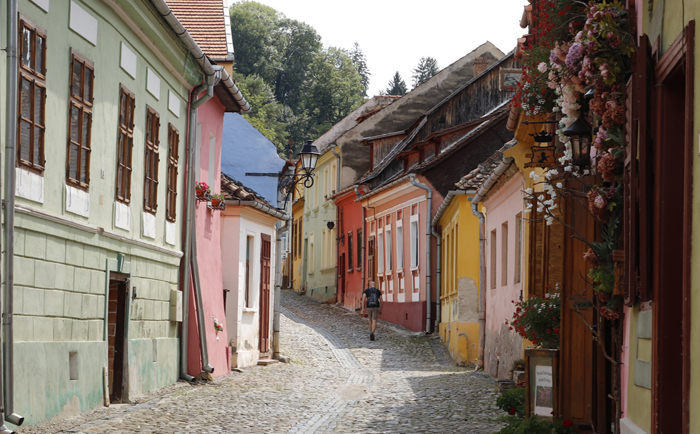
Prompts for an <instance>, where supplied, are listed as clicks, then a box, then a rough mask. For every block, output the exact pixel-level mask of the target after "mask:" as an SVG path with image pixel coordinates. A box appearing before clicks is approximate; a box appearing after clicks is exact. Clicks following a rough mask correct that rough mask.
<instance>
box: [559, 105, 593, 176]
mask: <svg viewBox="0 0 700 434" xmlns="http://www.w3.org/2000/svg"><path fill="white" fill-rule="evenodd" d="M563 133H564V135H565V136H566V137H569V138H570V139H571V153H572V154H573V158H574V164H575V165H576V166H579V167H585V166H588V164H589V163H590V162H591V155H590V148H591V138H592V135H591V126H590V125H588V124H587V123H586V121H585V120H584V119H583V117H579V118H578V119H576V121H574V123H573V124H571V125H569V126H568V127H567V128H566V129H564V131H563Z"/></svg>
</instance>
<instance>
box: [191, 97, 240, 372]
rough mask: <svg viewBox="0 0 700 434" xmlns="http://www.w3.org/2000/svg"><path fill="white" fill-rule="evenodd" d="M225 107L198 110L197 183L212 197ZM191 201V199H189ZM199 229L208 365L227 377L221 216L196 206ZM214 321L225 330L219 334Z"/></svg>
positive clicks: (195, 347) (196, 361) (197, 365)
mask: <svg viewBox="0 0 700 434" xmlns="http://www.w3.org/2000/svg"><path fill="white" fill-rule="evenodd" d="M223 116H224V107H223V105H221V103H220V102H219V101H218V99H217V98H216V97H214V98H212V99H210V100H209V101H207V102H205V103H204V104H202V105H201V106H200V107H199V109H198V110H197V119H198V121H199V123H201V128H200V131H199V134H200V138H199V143H200V148H199V149H198V151H199V154H200V156H199V167H198V169H199V170H198V171H197V172H196V173H197V174H198V177H197V181H200V182H206V183H207V184H209V186H210V187H211V191H212V193H220V191H221V187H220V186H221V128H222V125H223ZM190 198H191V196H190ZM194 214H195V221H196V227H197V261H198V265H199V281H200V287H201V291H202V305H203V309H202V311H203V312H204V315H203V316H204V328H205V331H206V337H207V349H208V353H209V354H208V355H209V364H210V365H211V366H212V367H213V368H214V373H213V374H212V375H213V376H215V377H217V376H220V375H226V374H227V373H228V372H229V371H230V364H229V347H228V344H227V343H228V337H227V335H226V315H225V314H224V287H223V284H222V274H221V273H222V271H221V212H220V211H214V210H211V209H209V208H207V206H206V202H197V203H196V205H195V209H194ZM194 302H195V296H194V293H193V292H192V293H191V297H190V315H189V318H190V322H189V324H188V325H189V346H188V352H189V360H188V373H189V374H190V375H193V376H196V375H198V374H199V373H200V372H201V368H202V364H201V356H200V340H199V333H198V329H197V327H198V325H199V319H198V317H197V311H196V310H195V309H194ZM214 317H216V319H217V320H218V321H219V323H220V324H222V325H223V326H224V331H223V332H219V333H216V330H215V328H214Z"/></svg>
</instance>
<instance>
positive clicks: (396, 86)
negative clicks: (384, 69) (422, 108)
mask: <svg viewBox="0 0 700 434" xmlns="http://www.w3.org/2000/svg"><path fill="white" fill-rule="evenodd" d="M407 91H408V89H407V88H406V82H405V81H403V78H401V75H400V74H399V71H396V74H394V78H392V79H391V81H390V82H389V87H387V88H386V94H387V95H405V94H406V92H407Z"/></svg>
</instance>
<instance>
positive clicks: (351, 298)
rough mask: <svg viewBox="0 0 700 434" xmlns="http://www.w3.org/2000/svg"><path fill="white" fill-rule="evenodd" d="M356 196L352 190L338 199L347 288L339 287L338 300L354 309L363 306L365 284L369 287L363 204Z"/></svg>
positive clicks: (341, 253)
mask: <svg viewBox="0 0 700 434" xmlns="http://www.w3.org/2000/svg"><path fill="white" fill-rule="evenodd" d="M355 197H356V195H355V192H354V191H351V192H349V193H347V194H345V195H344V196H341V197H340V198H339V199H336V205H337V207H338V214H339V216H342V218H339V236H344V239H343V241H342V242H341V243H340V246H339V252H338V261H340V258H341V255H345V267H344V269H345V276H344V281H345V288H344V289H343V288H340V289H339V291H338V293H339V294H341V295H342V296H340V295H339V297H338V302H340V303H343V305H344V306H345V307H347V308H350V309H353V310H354V309H355V308H358V307H361V303H360V299H361V298H362V291H363V290H364V288H363V286H364V287H367V282H366V281H365V282H364V285H363V281H362V280H363V276H364V273H365V267H364V264H363V263H362V258H364V256H365V254H366V253H365V252H363V251H362V248H363V246H364V245H366V244H365V241H364V240H365V231H364V226H365V224H364V221H363V220H362V204H361V203H360V202H355ZM358 235H361V238H358ZM350 238H352V267H351V266H350V264H349V255H350V253H349V250H350V245H351V243H350V242H349V239H350Z"/></svg>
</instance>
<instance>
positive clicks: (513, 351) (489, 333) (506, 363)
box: [483, 174, 523, 378]
mask: <svg viewBox="0 0 700 434" xmlns="http://www.w3.org/2000/svg"><path fill="white" fill-rule="evenodd" d="M522 190H523V178H522V176H520V175H519V174H516V175H515V176H513V178H511V179H510V180H508V182H506V183H505V184H504V185H503V187H502V188H501V189H499V190H498V191H495V192H491V193H490V194H489V195H488V197H487V198H486V200H484V202H483V204H484V208H485V209H486V212H485V214H486V231H485V232H486V233H485V236H486V341H485V350H484V364H485V369H486V371H487V372H488V373H489V374H491V375H494V376H497V377H499V378H506V377H508V376H509V374H510V369H511V367H512V364H513V361H514V360H516V359H519V358H521V357H522V339H521V338H520V337H519V336H518V335H517V334H516V333H515V332H513V331H509V330H508V326H506V325H505V321H506V320H510V319H512V317H513V312H514V311H515V305H514V304H513V301H514V300H518V299H520V296H521V290H522V265H521V266H520V270H521V271H520V276H519V277H517V276H516V269H517V267H516V259H517V258H518V257H520V258H521V259H520V263H521V264H522V256H519V255H518V250H519V249H521V248H522V246H520V245H519V243H518V240H517V239H516V234H517V231H516V226H517V219H516V216H517V215H518V214H520V215H523V214H522V212H523V196H522ZM504 224H507V228H508V232H507V241H506V242H505V245H507V257H504V256H503V253H502V249H503V246H504V234H505V231H504ZM494 232H495V241H496V243H495V245H494V244H493V239H494V238H492V234H493V233H494ZM494 249H495V253H496V255H495V259H496V260H495V265H496V267H495V277H496V279H495V283H494V282H493V274H492V269H493V265H494V264H493V260H492V252H493V250H494ZM504 264H505V267H506V270H505V277H506V280H505V282H504V280H503V275H504V268H503V267H504ZM517 278H519V279H520V281H519V282H517V283H516V280H517ZM494 286H495V288H493V287H494Z"/></svg>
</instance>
